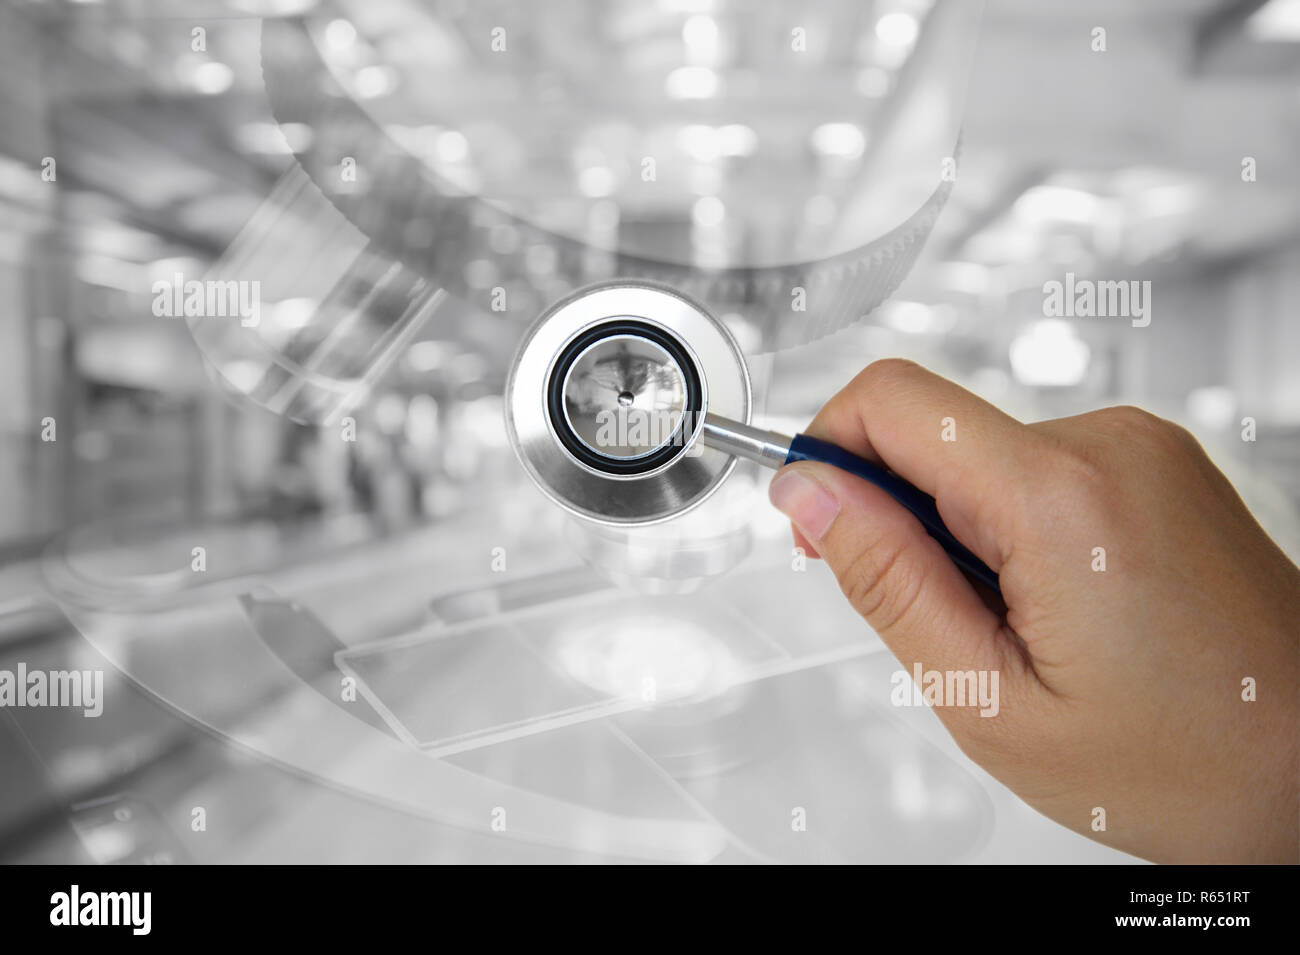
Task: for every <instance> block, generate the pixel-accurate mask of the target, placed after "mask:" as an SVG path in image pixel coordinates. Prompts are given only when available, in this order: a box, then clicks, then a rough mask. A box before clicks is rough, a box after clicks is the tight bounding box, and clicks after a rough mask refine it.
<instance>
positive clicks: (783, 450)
mask: <svg viewBox="0 0 1300 955" xmlns="http://www.w3.org/2000/svg"><path fill="white" fill-rule="evenodd" d="M699 440H700V441H702V442H704V444H705V445H707V446H708V447H710V448H715V449H717V450H718V451H723V452H725V453H727V454H734V455H735V456H736V457H738V458H744V459H746V460H747V461H755V462H757V463H759V464H761V465H763V466H764V467H769V468H779V467H781V465H783V464H785V462H786V459H787V458H789V457H790V442H791V441H793V440H794V439H793V438H791V437H789V436H788V435H784V434H779V433H778V432H776V431H766V430H764V429H763V428H755V427H751V426H750V425H747V424H741V423H740V422H739V421H732V420H730V419H729V418H722V417H719V416H718V415H712V414H706V415H705V416H704V424H703V426H702V427H701V428H700V438H699Z"/></svg>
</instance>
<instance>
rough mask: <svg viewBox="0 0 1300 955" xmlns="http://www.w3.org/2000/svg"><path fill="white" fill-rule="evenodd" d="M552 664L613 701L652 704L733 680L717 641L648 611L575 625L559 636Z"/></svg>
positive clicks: (710, 692)
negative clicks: (556, 664) (632, 616)
mask: <svg viewBox="0 0 1300 955" xmlns="http://www.w3.org/2000/svg"><path fill="white" fill-rule="evenodd" d="M555 655H556V659H557V662H558V663H559V665H560V666H561V667H563V668H564V671H565V672H566V673H568V674H570V675H571V676H573V677H574V678H576V679H577V680H579V681H580V682H582V683H584V684H586V685H587V686H590V687H592V688H593V689H596V690H599V691H600V692H601V693H602V694H605V695H606V696H609V697H610V698H612V699H615V700H621V701H624V702H630V703H640V704H645V705H649V706H654V705H657V704H662V703H672V702H676V701H679V700H684V699H693V698H696V697H708V696H714V695H716V694H718V693H721V692H723V691H724V690H726V689H727V688H729V687H730V686H731V685H732V683H733V682H734V680H735V674H734V671H735V669H736V661H735V660H734V658H733V657H732V656H731V653H730V652H729V651H728V649H727V645H726V644H725V643H724V642H722V641H721V640H718V639H716V638H715V637H713V636H712V635H710V634H709V633H708V632H707V631H706V630H704V629H703V628H701V627H699V626H697V625H695V624H693V623H692V622H691V621H690V620H683V619H682V618H680V617H673V616H665V615H655V614H648V615H646V616H643V617H635V618H631V619H628V618H619V617H613V618H611V619H606V620H598V621H595V622H592V623H588V624H579V625H577V626H575V627H574V628H573V629H572V630H571V632H569V633H568V634H566V635H565V636H564V637H562V638H561V639H560V641H559V642H558V645H557V646H556V648H555Z"/></svg>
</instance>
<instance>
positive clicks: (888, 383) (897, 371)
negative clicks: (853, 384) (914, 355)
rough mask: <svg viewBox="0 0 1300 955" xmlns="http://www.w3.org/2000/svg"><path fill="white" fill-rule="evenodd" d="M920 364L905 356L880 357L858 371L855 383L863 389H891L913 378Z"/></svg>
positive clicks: (919, 369) (870, 390) (872, 390)
mask: <svg viewBox="0 0 1300 955" xmlns="http://www.w3.org/2000/svg"><path fill="white" fill-rule="evenodd" d="M921 370H922V369H921V366H920V365H918V364H917V363H916V362H914V361H909V360H908V359H906V358H880V359H877V360H876V361H873V362H872V363H871V364H869V365H868V366H867V367H866V368H864V369H862V371H861V372H859V373H858V378H857V383H858V384H859V385H860V386H861V388H862V389H863V390H864V391H868V392H875V391H893V390H895V389H897V388H899V387H900V386H902V385H903V384H904V383H905V382H907V381H910V380H913V379H914V378H915V377H916V375H917V373H918V372H920V371H921Z"/></svg>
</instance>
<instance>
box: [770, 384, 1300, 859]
mask: <svg viewBox="0 0 1300 955" xmlns="http://www.w3.org/2000/svg"><path fill="white" fill-rule="evenodd" d="M948 418H951V419H952V421H951V422H945V420H944V419H948ZM945 432H947V433H946V434H945ZM806 433H808V434H811V435H813V436H815V437H819V438H823V439H826V440H829V441H832V442H834V443H836V444H838V445H840V446H841V447H843V448H845V449H846V450H849V451H852V452H854V453H855V454H859V455H861V456H863V457H865V458H868V459H869V460H872V461H876V462H879V463H883V464H885V465H886V466H888V467H889V468H891V469H892V470H894V471H895V472H897V473H898V474H899V475H901V476H902V477H904V478H906V479H907V480H909V481H911V482H912V483H913V484H915V485H916V486H917V487H919V488H921V489H922V490H924V491H926V492H927V493H929V494H932V495H933V496H934V497H935V498H936V501H937V504H938V508H939V512H940V514H941V515H942V517H943V520H944V522H945V523H946V524H947V526H948V528H949V529H950V530H951V531H952V532H953V534H954V535H956V536H957V538H958V539H960V540H961V541H962V542H963V543H964V544H965V545H966V546H967V547H969V548H970V549H971V550H972V551H973V552H974V553H975V554H976V555H978V556H979V557H980V559H982V560H983V561H984V562H985V563H987V564H988V565H989V566H990V567H991V568H993V570H994V571H996V572H998V573H999V574H1000V584H1001V588H1002V595H1003V599H1004V600H1005V606H1004V605H1003V603H1002V602H1001V601H999V600H997V598H996V595H993V594H991V593H989V592H986V591H983V590H977V589H976V587H975V586H973V585H972V584H971V583H970V582H969V581H968V579H967V578H966V577H965V576H964V575H963V574H962V573H961V571H959V570H958V569H957V567H956V566H955V565H954V564H953V563H952V562H951V561H950V560H949V558H948V557H947V555H946V554H945V553H944V552H943V550H942V548H940V546H939V545H938V543H936V542H935V541H934V540H933V539H932V538H930V537H929V536H928V535H927V534H926V533H925V531H924V529H923V528H922V526H921V525H920V523H919V522H918V521H917V520H916V519H915V518H913V517H912V516H911V515H910V514H909V513H908V512H907V511H905V510H904V509H903V508H902V507H901V506H900V505H899V504H897V503H896V502H895V501H894V500H892V499H891V498H890V497H889V496H888V495H886V494H885V493H884V492H883V491H881V490H880V489H878V488H876V487H874V486H873V485H871V484H868V483H867V482H866V481H863V480H861V479H860V478H857V477H855V476H853V475H851V474H848V473H846V472H843V471H840V470H837V469H836V468H834V467H831V466H829V465H825V464H818V463H813V462H800V463H797V464H792V465H788V466H786V467H784V468H782V469H781V471H780V472H779V473H778V474H777V475H776V477H775V478H774V479H773V481H772V485H771V490H770V494H771V498H772V502H773V504H775V505H776V506H777V507H778V508H779V509H780V510H782V511H783V512H784V513H785V514H786V515H787V516H789V517H790V518H791V521H792V523H793V525H794V528H795V540H796V543H797V544H799V545H800V546H803V547H804V548H805V549H806V550H807V551H808V553H809V554H810V555H812V556H821V557H822V558H823V559H825V561H826V562H827V564H829V566H830V568H831V569H832V570H833V571H834V573H835V575H836V578H837V579H838V580H839V583H840V586H841V588H842V590H843V592H844V594H845V596H846V597H847V598H848V599H849V601H850V602H851V603H852V605H853V607H854V608H855V609H856V610H857V611H858V612H859V613H860V614H861V615H862V616H863V617H864V618H865V619H866V620H867V622H868V623H870V624H871V626H872V627H873V628H874V629H875V630H876V632H877V633H878V634H879V635H880V637H881V639H883V640H884V642H885V643H886V644H887V645H888V647H889V648H890V650H892V651H893V653H894V655H895V656H896V657H897V658H898V660H899V661H900V663H902V664H903V668H904V669H906V670H907V671H908V672H909V673H910V672H912V670H913V667H914V665H915V664H917V663H920V664H921V666H922V670H923V671H928V670H938V671H970V670H975V671H980V670H989V671H997V673H998V688H999V705H998V710H997V714H996V715H995V716H992V717H983V716H981V715H980V711H979V709H977V708H975V707H971V706H967V707H955V706H940V707H936V710H935V712H936V713H937V715H938V716H939V718H940V719H941V720H942V721H943V723H944V725H945V726H946V727H947V729H948V731H949V732H950V733H952V735H953V737H954V738H955V739H956V741H957V743H958V744H959V745H960V746H961V748H962V750H963V751H964V752H965V753H966V754H967V755H968V756H970V757H971V759H973V760H974V761H975V762H977V763H979V764H980V765H981V766H983V767H984V768H985V769H987V770H988V771H989V772H990V773H992V774H993V775H994V776H995V777H997V778H998V779H1000V780H1001V781H1002V782H1003V783H1005V784H1006V785H1007V786H1008V787H1010V788H1011V789H1012V790H1014V791H1015V792H1016V793H1017V794H1019V795H1020V796H1021V798H1023V799H1024V800H1025V801H1026V802H1027V803H1029V804H1030V805H1031V806H1033V807H1034V808H1036V809H1038V810H1039V811H1040V812H1042V813H1043V814H1045V815H1047V816H1048V817H1050V818H1052V819H1054V820H1056V821H1057V822H1059V823H1061V824H1062V825H1065V826H1067V827H1069V828H1071V829H1073V830H1075V831H1077V832H1081V833H1083V834H1084V835H1088V836H1091V837H1093V838H1095V839H1098V840H1100V841H1102V842H1105V843H1107V844H1109V845H1112V846H1115V847H1116V848H1119V849H1123V850H1124V851H1127V852H1131V853H1134V854H1136V855H1139V856H1142V857H1144V858H1148V859H1152V860H1155V861H1161V862H1292V863H1294V862H1296V861H1297V858H1298V852H1300V850H1298V848H1297V846H1298V843H1297V838H1298V830H1297V810H1298V808H1300V802H1298V798H1300V797H1298V794H1297V781H1298V779H1300V757H1298V753H1300V747H1298V745H1297V744H1298V742H1300V700H1298V699H1297V697H1298V690H1300V570H1297V568H1296V566H1295V565H1294V564H1292V563H1291V562H1290V561H1289V560H1288V559H1287V558H1286V556H1285V555H1284V554H1283V553H1282V551H1281V550H1280V549H1279V548H1278V547H1277V545H1276V544H1274V543H1273V541H1272V540H1270V539H1269V537H1268V535H1267V534H1266V533H1265V532H1264V530H1263V529H1262V528H1261V527H1260V526H1259V524H1258V523H1257V522H1256V521H1255V519H1254V518H1253V517H1252V516H1251V514H1250V512H1249V511H1248V510H1247V509H1246V507H1245V505H1244V504H1243V503H1242V501H1241V499H1240V497H1238V495H1237V493H1236V491H1235V490H1234V489H1233V488H1232V485H1231V484H1229V482H1228V481H1227V479H1226V478H1225V477H1224V476H1223V474H1222V473H1221V472H1220V471H1219V470H1218V469H1217V468H1216V467H1215V466H1214V465H1213V463H1212V462H1211V461H1210V459H1209V458H1208V457H1207V456H1206V454H1205V452H1204V451H1203V450H1202V449H1201V448H1200V446H1199V445H1198V444H1197V442H1196V440H1195V439H1194V438H1193V437H1192V436H1191V435H1190V434H1188V433H1187V432H1186V431H1184V430H1183V429H1181V428H1179V427H1178V426H1176V425H1174V424H1171V423H1170V422H1167V421H1164V420H1163V419H1160V418H1157V417H1155V416H1153V415H1150V414H1147V413H1146V412H1143V411H1139V410H1137V409H1135V408H1108V409H1105V410H1102V411H1096V412H1092V413H1090V414H1084V415H1079V416H1076V417H1072V418H1062V419H1059V420H1054V421H1044V422H1039V423H1036V424H1031V425H1023V424H1020V423H1019V422H1017V421H1016V420H1015V419H1013V418H1011V417H1009V416H1007V415H1006V414H1004V413H1002V412H1001V411H999V410H998V409H997V408H994V407H993V406H992V405H990V404H988V403H987V402H985V401H983V400H981V399H979V398H977V397H975V396H974V395H972V394H970V393H969V392H967V391H965V390H963V389H961V388H960V387H958V386H957V385H955V384H953V383H952V382H949V381H947V380H945V379H943V378H940V377H938V376H937V375H934V374H933V373H931V372H929V371H926V370H925V369H923V368H921V367H920V366H918V365H915V364H912V363H911V362H906V361H899V360H886V361H879V362H876V363H874V364H872V365H870V366H869V367H868V368H866V369H865V370H864V371H863V372H862V373H860V374H859V375H858V376H857V377H856V378H855V379H854V380H853V381H852V382H851V383H850V384H849V385H848V386H847V387H846V388H845V389H844V390H843V391H841V392H840V393H839V394H838V395H836V396H835V397H834V398H832V399H831V400H830V402H828V403H827V405H826V406H825V407H824V408H823V409H822V410H821V412H820V413H819V414H818V415H817V417H816V418H815V419H814V420H813V422H812V424H811V425H810V426H809V428H807V429H806ZM945 437H947V438H952V439H953V440H945ZM1097 548H1102V549H1104V550H1103V551H1098V550H1097ZM1099 558H1100V559H1099ZM1099 567H1100V568H1104V569H1098V568H1099ZM1248 678H1249V679H1250V680H1253V681H1254V693H1255V697H1256V698H1255V699H1254V701H1247V699H1245V697H1246V696H1248V695H1249V694H1248V692H1247V689H1246V687H1245V684H1244V683H1243V681H1246V680H1247V679H1248ZM1098 808H1100V809H1103V810H1104V812H1105V815H1104V819H1105V829H1104V830H1102V831H1097V830H1095V828H1094V826H1095V820H1097V819H1098V818H1099V817H1098V815H1097V813H1096V812H1095V810H1096V809H1098Z"/></svg>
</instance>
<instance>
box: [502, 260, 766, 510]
mask: <svg viewBox="0 0 1300 955" xmlns="http://www.w3.org/2000/svg"><path fill="white" fill-rule="evenodd" d="M706 410H707V411H711V412H713V413H715V414H718V415H722V416H724V417H727V418H730V419H732V420H734V421H742V422H746V423H747V422H748V421H749V414H750V391H749V374H748V372H747V371H746V369H745V361H744V357H743V356H742V355H741V352H740V349H739V347H738V346H737V345H736V342H735V340H734V339H733V338H732V337H731V334H730V333H729V332H728V331H727V329H726V328H725V326H723V325H722V324H721V323H720V322H718V321H717V320H716V319H714V318H713V317H712V316H711V315H709V314H708V312H706V311H705V310H704V309H703V308H702V307H700V306H699V305H697V304H695V303H694V302H692V301H690V300H689V299H687V298H685V297H684V296H682V295H681V294H679V293H677V292H673V291H671V290H669V289H666V288H662V287H659V286H657V285H653V284H649V283H644V282H633V281H616V282H609V283H604V284H601V285H596V286H592V287H589V288H586V289H582V290H580V291H578V292H576V293H574V294H573V295H571V296H569V297H568V298H565V299H563V300H561V301H560V302H557V303H556V304H555V305H553V306H552V307H551V308H549V309H548V310H547V311H546V312H545V313H543V314H542V316H541V317H540V318H538V320H537V321H536V323H534V325H533V327H532V328H531V329H529V331H528V332H527V334H526V335H525V336H524V340H523V342H522V344H521V345H520V348H519V351H518V353H517V354H516V355H515V359H514V362H513V363H512V365H511V370H510V375H509V377H508V379H507V381H506V391H505V414H506V430H507V433H508V434H509V437H510V442H511V444H512V446H513V447H514V449H515V453H516V454H517V455H518V456H519V460H520V462H521V463H522V464H523V465H524V468H525V470H527V471H528V473H529V475H530V476H531V477H532V478H533V480H534V481H536V483H537V485H538V486H539V487H540V488H541V489H542V491H543V492H544V493H545V494H546V495H547V496H548V497H550V498H551V499H552V500H554V501H555V502H556V503H558V504H560V505H561V506H562V507H564V508H566V509H567V510H569V511H571V512H573V513H574V514H578V515H580V516H582V517H585V518H587V519H589V520H594V521H598V522H600V523H605V524H652V523H656V522H658V521H663V520H667V519H668V518H671V517H674V516H676V515H677V514H680V513H682V512H684V511H686V510H689V509H690V508H692V507H695V506H696V505H698V504H700V503H701V502H703V501H704V500H705V498H707V497H708V496H709V495H710V494H711V493H712V492H713V491H714V490H715V489H716V488H717V487H718V486H719V485H720V484H721V483H722V481H723V479H724V478H726V476H727V474H729V473H730V471H731V469H732V468H733V467H734V466H735V459H734V458H733V457H732V456H731V455H728V454H725V453H723V452H721V451H716V450H713V449H712V448H706V447H705V446H704V445H703V444H702V443H700V442H699V441H697V438H698V437H699V432H700V429H701V427H702V425H703V423H704V414H705V412H706Z"/></svg>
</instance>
